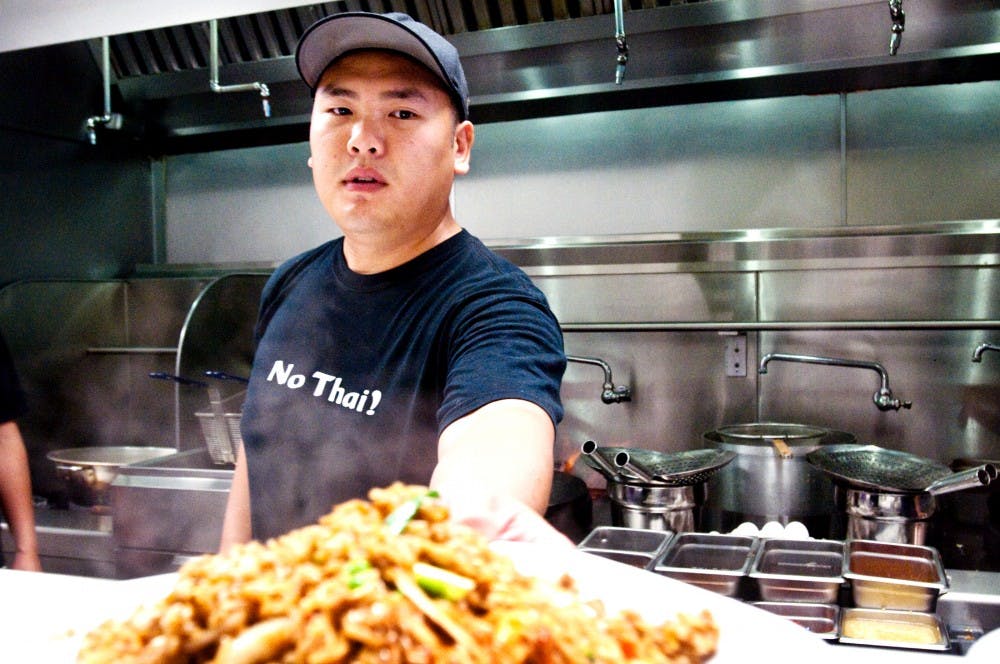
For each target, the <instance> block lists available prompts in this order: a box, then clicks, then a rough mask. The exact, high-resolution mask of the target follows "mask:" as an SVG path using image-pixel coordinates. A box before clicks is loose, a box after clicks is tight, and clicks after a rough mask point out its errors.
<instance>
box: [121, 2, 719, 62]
mask: <svg viewBox="0 0 1000 664" xmlns="http://www.w3.org/2000/svg"><path fill="white" fill-rule="evenodd" d="M714 1H718V0H631V1H630V2H625V3H624V7H625V9H626V10H628V9H652V8H655V7H663V6H668V5H681V4H695V3H704V2H714ZM348 11H372V12H390V11H398V12H405V13H407V14H409V15H411V16H413V17H414V18H416V19H417V20H419V21H421V22H423V23H426V24H427V25H429V26H431V27H432V28H434V29H435V30H437V31H438V32H440V33H442V34H445V35H453V34H459V33H463V32H475V31H478V30H490V29H493V28H501V27H512V26H517V25H528V24H532V23H545V22H552V21H562V20H567V19H574V18H581V17H587V16H597V15H602V14H613V13H614V2H613V1H612V0H514V1H503V2H501V1H500V0H472V1H471V2H470V1H466V0H348V1H346V2H329V3H320V4H314V5H307V6H303V7H294V8H291V9H285V10H280V11H270V12H264V13H260V14H249V15H246V16H237V17H234V18H227V19H220V20H219V57H220V60H221V63H222V64H223V65H229V64H238V63H245V62H258V61H261V60H269V59H273V58H280V57H286V56H290V55H292V54H293V53H294V52H295V45H296V44H297V43H298V40H299V37H300V36H301V35H302V33H303V32H304V31H305V29H306V28H307V27H309V26H310V25H311V24H312V23H313V22H315V21H317V20H319V19H320V18H322V17H324V16H329V15H331V14H337V13H342V12H348ZM208 30H209V28H208V23H206V22H203V23H195V24H188V25H180V26H174V27H169V28H161V29H156V30H146V31H143V32H134V33H128V34H122V35H116V36H113V37H111V40H110V41H111V66H112V68H113V70H114V72H115V75H116V77H117V78H118V79H124V78H130V77H136V76H150V75H155V74H165V73H174V72H182V71H189V70H194V69H203V68H207V67H208V58H209V32H208Z"/></svg>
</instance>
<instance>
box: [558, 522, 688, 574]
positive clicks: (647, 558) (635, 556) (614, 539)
mask: <svg viewBox="0 0 1000 664" xmlns="http://www.w3.org/2000/svg"><path fill="white" fill-rule="evenodd" d="M672 537H673V533H670V532H663V531H660V530H642V529H636V528H618V527H614V526H600V527H597V528H594V530H592V531H591V532H590V534H589V535H587V536H586V537H585V538H584V539H583V541H582V542H580V544H579V546H578V548H579V549H580V550H581V551H586V552H587V553H591V554H594V555H598V556H602V557H604V558H610V559H612V560H616V561H618V562H622V563H625V564H628V565H632V566H634V567H641V568H643V569H648V568H650V567H651V566H652V563H653V561H654V560H655V559H656V558H657V556H659V554H660V553H661V552H662V551H663V549H664V548H665V547H666V546H667V544H668V543H669V542H670V539H671V538H672Z"/></svg>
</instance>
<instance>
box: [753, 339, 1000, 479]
mask: <svg viewBox="0 0 1000 664" xmlns="http://www.w3.org/2000/svg"><path fill="white" fill-rule="evenodd" d="M997 336H998V333H997V331H996V330H949V331H933V330H925V331H898V330H896V331H892V330H890V331H867V332H863V331H851V332H841V331H827V332H822V331H820V332H775V333H761V335H760V353H761V354H762V355H763V354H764V353H768V352H783V353H798V354H809V355H822V356H827V357H840V358H849V359H858V360H866V361H875V362H879V363H881V364H882V365H883V366H884V367H885V369H886V371H887V372H888V374H889V379H890V385H891V388H892V391H893V393H894V394H895V396H896V397H898V398H901V399H905V400H910V401H912V402H913V405H912V408H911V409H909V410H900V411H888V412H882V411H879V410H878V409H877V408H876V407H875V405H874V403H873V402H872V396H873V394H874V392H875V391H876V390H877V389H878V387H879V379H878V375H877V374H876V373H875V372H873V371H869V370H865V369H857V368H844V367H836V366H821V365H809V364H801V363H776V362H775V363H771V364H770V365H769V367H768V372H767V374H764V375H761V376H759V377H758V379H757V380H758V382H759V385H760V418H761V419H762V420H769V421H794V422H804V423H812V424H817V425H821V426H830V427H834V428H838V429H843V430H847V431H850V432H852V433H854V434H855V435H857V436H858V438H859V439H860V440H861V441H862V442H868V443H873V444H876V445H881V446H883V447H888V448H890V449H899V450H903V451H907V452H911V453H913V454H918V455H921V456H925V457H928V458H933V459H937V460H939V461H942V462H945V463H947V462H950V461H951V460H952V459H955V458H959V457H973V458H976V457H979V458H997V455H998V454H1000V417H998V416H997V406H996V404H998V403H1000V361H998V362H993V363H990V362H989V359H988V358H984V362H983V363H982V364H974V363H972V362H971V357H972V351H973V350H974V348H975V347H976V345H977V344H978V343H981V342H982V340H983V339H984V338H996V337H997Z"/></svg>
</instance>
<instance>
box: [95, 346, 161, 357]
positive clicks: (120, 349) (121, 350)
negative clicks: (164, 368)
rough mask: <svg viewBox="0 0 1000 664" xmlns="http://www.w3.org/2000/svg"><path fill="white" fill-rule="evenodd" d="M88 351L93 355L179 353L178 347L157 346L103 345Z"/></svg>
mask: <svg viewBox="0 0 1000 664" xmlns="http://www.w3.org/2000/svg"><path fill="white" fill-rule="evenodd" d="M87 352H88V353H90V354H92V355H160V354H163V355H173V354H176V353H177V349H176V348H158V347H155V346H101V347H91V348H88V349H87Z"/></svg>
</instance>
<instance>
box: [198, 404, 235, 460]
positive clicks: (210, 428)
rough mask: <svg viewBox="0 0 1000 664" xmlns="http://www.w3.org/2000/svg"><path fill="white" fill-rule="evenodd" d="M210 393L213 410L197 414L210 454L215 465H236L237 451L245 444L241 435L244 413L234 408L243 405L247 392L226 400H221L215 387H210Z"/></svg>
mask: <svg viewBox="0 0 1000 664" xmlns="http://www.w3.org/2000/svg"><path fill="white" fill-rule="evenodd" d="M208 393H209V404H210V406H211V410H209V411H207V412H206V411H199V412H196V413H195V417H197V418H198V423H199V424H200V425H201V433H202V435H203V436H204V438H205V446H206V447H207V448H208V454H209V456H210V457H211V458H212V461H213V462H214V463H218V464H223V463H236V451H237V450H238V449H239V447H240V445H242V444H243V439H242V437H241V434H240V418H241V417H242V415H243V413H241V412H240V411H239V410H238V409H235V408H233V406H234V405H239V404H242V398H243V396H244V395H245V394H246V390H244V391H242V392H237V393H236V394H233V395H231V396H228V397H226V398H225V399H222V398H220V396H219V391H218V390H217V389H216V388H214V387H210V388H209V391H208Z"/></svg>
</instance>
